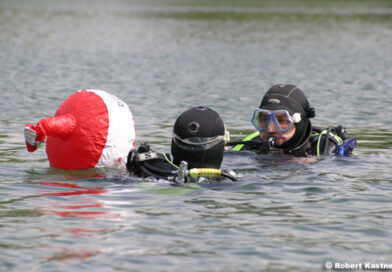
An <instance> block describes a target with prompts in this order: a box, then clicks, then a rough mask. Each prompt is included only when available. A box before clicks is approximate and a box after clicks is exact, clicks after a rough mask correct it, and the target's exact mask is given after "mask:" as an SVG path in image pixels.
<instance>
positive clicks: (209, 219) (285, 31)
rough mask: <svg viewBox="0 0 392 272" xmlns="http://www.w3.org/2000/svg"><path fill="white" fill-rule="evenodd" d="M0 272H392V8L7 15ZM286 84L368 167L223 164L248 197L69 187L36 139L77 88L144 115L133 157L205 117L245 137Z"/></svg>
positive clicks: (156, 186)
mask: <svg viewBox="0 0 392 272" xmlns="http://www.w3.org/2000/svg"><path fill="white" fill-rule="evenodd" d="M0 29H1V31H0V49H1V50H0V93H1V99H0V109H1V111H0V178H1V179H0V228H1V231H0V249H1V250H0V252H1V253H0V271H3V270H4V271H21V270H26V269H28V270H29V271H69V270H72V271H83V270H86V269H88V270H92V271H183V270H184V269H187V270H189V271H263V270H281V271H293V270H294V271H315V270H321V269H323V266H324V263H325V262H326V261H332V262H349V263H361V262H372V263H388V262H391V261H390V260H391V258H390V257H391V256H392V249H391V246H390V244H391V241H390V239H391V238H390V237H391V234H392V233H391V229H392V225H391V222H392V221H391V219H392V209H391V208H390V206H391V202H392V194H391V182H392V178H391V177H392V171H391V167H390V166H391V164H392V152H391V146H392V141H391V137H392V122H391V119H390V117H389V116H390V105H391V103H392V98H391V97H392V95H391V94H392V93H391V89H392V80H391V77H390V75H391V74H392V66H391V60H392V51H391V50H390V44H391V43H392V31H391V29H392V2H391V1H381V0H379V1H344V2H343V1H306V0H303V1H241V3H239V2H238V1H200V0H194V1H120V0H118V1H110V2H107V1H99V0H97V1H87V0H84V1H48V0H35V1H22V0H14V1H10V0H4V1H1V2H0ZM275 83H292V84H296V85H298V86H299V87H300V88H301V89H302V90H304V92H305V93H306V94H307V96H308V97H309V100H310V101H311V104H312V105H313V106H314V107H315V108H316V118H315V119H314V120H313V123H314V124H316V125H321V126H329V125H338V124H342V125H345V126H346V127H347V129H348V131H349V133H350V134H351V135H352V136H355V137H357V138H358V146H357V154H358V155H357V156H355V157H352V158H329V157H328V158H320V159H319V160H318V161H317V162H315V163H303V162H300V161H297V160H292V159H290V158H271V157H266V156H260V155H255V154H252V153H246V152H244V153H235V152H227V153H226V156H225V159H224V163H223V168H231V169H234V170H235V171H236V172H237V173H239V174H240V181H239V182H236V183H230V182H225V183H211V184H201V185H197V186H196V185H195V186H185V187H173V186H171V185H170V184H166V183H152V182H143V181H141V180H136V179H133V178H130V177H128V175H127V174H126V173H125V172H123V171H117V170H112V169H106V170H100V171H95V170H90V171H61V170H57V169H52V168H50V167H49V164H48V161H47V158H46V154H45V151H44V148H41V149H39V150H38V151H37V152H35V153H28V152H27V151H26V149H25V146H24V140H23V127H24V124H25V123H36V122H37V121H38V120H40V119H42V118H44V117H47V116H51V115H53V114H54V112H55V111H56V109H57V108H58V106H59V105H60V103H61V102H62V101H64V100H65V99H66V98H67V97H69V96H70V95H71V94H72V93H73V92H75V91H76V90H80V89H85V88H89V89H102V90H106V91H109V92H111V93H113V94H115V95H116V96H118V97H119V98H121V99H122V100H124V101H125V102H126V103H127V104H128V105H129V106H130V108H131V110H132V112H133V114H134V116H135V122H136V130H137V144H139V143H141V142H143V141H148V142H150V143H151V144H152V145H153V147H154V148H155V149H156V150H163V151H167V152H168V151H169V150H170V146H169V145H170V135H171V134H170V133H171V127H172V125H173V123H174V120H175V118H176V117H177V116H178V115H179V114H180V113H181V112H182V111H184V110H185V109H187V108H189V107H191V106H196V105H205V106H210V107H212V108H214V109H215V110H217V111H218V112H219V113H220V115H221V116H222V118H223V119H224V121H225V122H226V124H227V127H228V128H229V130H230V132H231V135H232V138H241V137H243V136H245V135H247V134H248V133H250V132H252V127H251V124H250V117H251V114H252V111H253V109H254V108H257V107H258V105H259V102H260V100H261V98H262V96H263V94H264V93H265V91H266V90H267V89H268V88H269V87H270V86H271V85H272V84H275Z"/></svg>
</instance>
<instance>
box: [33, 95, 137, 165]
mask: <svg viewBox="0 0 392 272" xmlns="http://www.w3.org/2000/svg"><path fill="white" fill-rule="evenodd" d="M46 137H47V140H46V153H47V155H48V159H49V163H50V166H52V167H56V168H60V169H66V170H71V169H89V168H95V167H111V168H112V167H116V168H119V167H120V168H123V167H125V164H126V159H127V155H128V152H129V151H130V150H131V149H133V148H134V147H135V140H136V132H135V123H134V119H133V115H132V112H131V111H130V109H129V107H128V106H127V105H126V104H125V103H124V102H123V101H121V100H120V99H119V98H117V97H116V96H114V95H112V94H109V93H107V92H105V91H100V90H81V91H77V92H75V93H74V94H73V95H71V96H70V97H69V98H68V99H67V100H65V101H64V102H63V103H62V104H61V105H60V107H59V108H58V110H57V112H56V114H55V116H52V117H47V118H44V119H42V120H40V121H39V122H38V123H37V125H36V126H33V125H30V124H27V125H26V126H25V139H26V146H27V149H28V151H29V152H33V151H35V150H36V149H37V147H38V146H39V145H40V144H41V143H42V142H44V141H45V138H46Z"/></svg>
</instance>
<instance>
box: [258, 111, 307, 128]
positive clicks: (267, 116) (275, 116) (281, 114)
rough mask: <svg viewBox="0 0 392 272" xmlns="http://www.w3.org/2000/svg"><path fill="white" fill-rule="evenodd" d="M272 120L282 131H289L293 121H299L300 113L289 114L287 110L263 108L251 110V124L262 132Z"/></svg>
mask: <svg viewBox="0 0 392 272" xmlns="http://www.w3.org/2000/svg"><path fill="white" fill-rule="evenodd" d="M271 121H273V122H274V123H275V125H276V127H277V128H278V129H279V131H281V132H282V133H285V132H287V131H289V129H290V128H291V127H292V125H293V123H299V122H300V121H301V114H300V113H298V112H297V113H294V114H293V115H290V113H289V112H288V111H287V110H275V111H268V110H263V109H256V110H255V111H254V112H253V117H252V124H253V126H254V127H255V128H256V129H257V130H258V131H260V132H264V131H265V130H266V129H267V127H268V123H269V122H271Z"/></svg>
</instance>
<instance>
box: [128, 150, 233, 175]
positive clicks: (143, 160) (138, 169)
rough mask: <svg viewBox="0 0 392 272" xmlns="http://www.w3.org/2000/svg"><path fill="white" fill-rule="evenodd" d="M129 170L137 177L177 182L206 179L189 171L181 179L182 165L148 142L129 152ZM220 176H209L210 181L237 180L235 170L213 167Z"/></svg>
mask: <svg viewBox="0 0 392 272" xmlns="http://www.w3.org/2000/svg"><path fill="white" fill-rule="evenodd" d="M127 169H128V171H129V172H130V173H131V174H132V175H135V176H137V177H141V178H148V177H152V178H156V179H163V180H167V181H171V182H175V183H184V182H200V181H201V180H203V181H204V180H206V178H204V177H203V176H201V177H192V176H191V175H190V174H189V171H187V172H185V171H184V173H183V178H181V180H179V171H181V167H180V166H177V165H175V164H174V163H173V162H172V161H171V158H170V155H169V154H167V153H159V152H154V151H152V150H151V149H150V146H149V145H148V144H147V143H143V144H141V145H140V147H139V148H138V149H137V150H131V151H130V152H129V154H128V160H127ZM214 170H217V171H214ZM213 171H214V172H216V174H218V173H219V176H218V177H213V178H211V177H208V178H207V180H208V181H223V180H225V179H230V180H233V181H236V180H237V179H236V177H235V173H234V172H233V171H227V170H219V169H213Z"/></svg>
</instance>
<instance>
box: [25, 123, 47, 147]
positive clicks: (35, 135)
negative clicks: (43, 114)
mask: <svg viewBox="0 0 392 272" xmlns="http://www.w3.org/2000/svg"><path fill="white" fill-rule="evenodd" d="M24 137H25V142H26V147H27V150H28V151H29V152H34V151H35V150H36V149H37V148H38V147H39V146H40V145H41V144H42V143H43V142H44V141H45V135H43V133H42V132H41V131H40V130H39V129H37V127H34V126H33V125H29V124H27V125H26V126H25V128H24Z"/></svg>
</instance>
